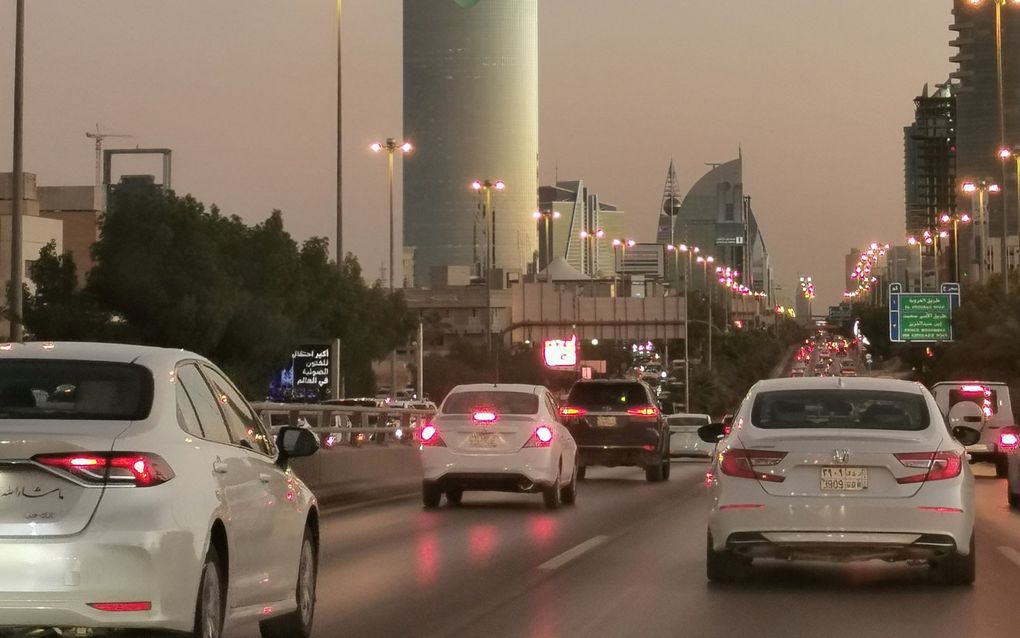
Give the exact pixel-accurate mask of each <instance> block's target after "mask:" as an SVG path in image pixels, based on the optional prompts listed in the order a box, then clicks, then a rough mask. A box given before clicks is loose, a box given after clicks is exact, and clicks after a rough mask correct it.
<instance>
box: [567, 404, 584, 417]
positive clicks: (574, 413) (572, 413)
mask: <svg viewBox="0 0 1020 638" xmlns="http://www.w3.org/2000/svg"><path fill="white" fill-rule="evenodd" d="M586 414H588V411H587V410H585V409H584V408H578V407H574V406H570V405H565V406H563V407H562V408H560V416H565V417H578V416H584V415H586Z"/></svg>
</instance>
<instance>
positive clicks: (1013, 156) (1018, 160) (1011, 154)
mask: <svg viewBox="0 0 1020 638" xmlns="http://www.w3.org/2000/svg"><path fill="white" fill-rule="evenodd" d="M1018 4H1020V1H1018ZM999 159H1001V160H1002V161H1003V162H1007V161H1009V160H1013V165H1014V167H1015V168H1016V182H1014V183H1015V184H1016V185H1017V191H1016V196H1017V199H1016V213H1017V234H1018V236H1020V146H1015V147H1013V149H1012V150H1010V149H1008V148H1006V147H1005V146H1003V147H1002V148H1001V149H999ZM1002 181H1003V182H1005V181H1006V174H1005V168H1003V176H1002ZM1007 220H1008V215H1007V214H1006V202H1005V200H1003V202H1002V228H1003V231H1002V272H1003V273H1004V275H1003V281H1004V282H1005V283H1004V286H1005V288H1004V290H1005V292H1006V294H1007V295H1008V294H1009V261H1008V249H1007V247H1006V238H1007V236H1008V233H1007V232H1006V229H1007V228H1008V223H1007Z"/></svg>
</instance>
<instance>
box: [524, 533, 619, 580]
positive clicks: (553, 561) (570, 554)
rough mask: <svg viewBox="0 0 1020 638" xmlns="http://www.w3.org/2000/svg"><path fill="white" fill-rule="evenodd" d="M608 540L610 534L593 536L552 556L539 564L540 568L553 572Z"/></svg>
mask: <svg viewBox="0 0 1020 638" xmlns="http://www.w3.org/2000/svg"><path fill="white" fill-rule="evenodd" d="M607 540H609V537H608V536H592V537H591V538H589V539H588V540H586V541H584V542H583V543H581V544H580V545H577V546H575V547H571V548H570V549H568V550H567V551H565V552H563V553H562V554H560V555H559V556H555V557H553V558H550V559H549V560H547V561H545V562H544V563H542V564H541V565H539V566H538V568H539V569H541V570H542V571H547V572H551V571H552V570H554V569H559V568H560V567H563V566H564V565H566V564H567V563H569V562H570V561H572V560H574V559H575V558H578V557H579V556H581V554H584V553H585V552H590V551H591V550H593V549H595V548H596V547H598V546H599V545H601V544H602V543H605V542H606V541H607Z"/></svg>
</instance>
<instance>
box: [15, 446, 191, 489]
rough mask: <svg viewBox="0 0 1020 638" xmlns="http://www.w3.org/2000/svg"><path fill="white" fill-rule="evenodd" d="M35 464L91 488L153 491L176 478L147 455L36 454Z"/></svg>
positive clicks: (103, 453)
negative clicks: (106, 486)
mask: <svg viewBox="0 0 1020 638" xmlns="http://www.w3.org/2000/svg"><path fill="white" fill-rule="evenodd" d="M32 460H33V461H35V462H36V463H38V464H39V465H42V466H45V467H47V468H53V469H55V470H57V471H59V472H61V473H64V474H67V475H69V476H71V477H73V478H75V479H77V480H79V481H81V482H84V483H88V484H90V485H124V486H130V487H153V486H155V485H162V484H163V483H166V482H167V481H169V480H170V479H172V478H173V477H174V471H173V470H172V469H170V465H169V464H168V463H167V462H166V461H164V460H163V459H162V458H161V457H159V456H157V455H155V454H148V453H145V452H74V453H70V454H37V455H36V456H33V457H32Z"/></svg>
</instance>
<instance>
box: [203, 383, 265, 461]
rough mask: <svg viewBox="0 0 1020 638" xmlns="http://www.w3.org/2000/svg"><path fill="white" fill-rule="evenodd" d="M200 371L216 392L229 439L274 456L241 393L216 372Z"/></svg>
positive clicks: (261, 428) (253, 413) (259, 423)
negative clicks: (228, 431) (225, 421)
mask: <svg viewBox="0 0 1020 638" xmlns="http://www.w3.org/2000/svg"><path fill="white" fill-rule="evenodd" d="M202 370H203V371H204V372H205V374H206V376H207V377H208V378H209V381H210V383H212V385H213V389H214V390H215V391H216V395H217V399H218V400H219V404H220V407H221V408H222V410H223V414H224V415H225V416H226V419H227V427H228V428H229V429H230V434H231V438H233V439H234V440H235V441H237V442H238V443H241V444H242V445H245V444H246V445H247V446H248V447H250V448H251V449H253V450H256V451H258V452H262V453H263V454H269V455H272V454H274V453H275V449H274V447H273V444H272V443H271V442H270V440H269V436H268V435H267V434H266V432H265V429H264V428H263V427H262V422H261V421H260V420H259V417H258V415H257V414H255V412H254V411H252V409H251V408H250V407H248V402H247V401H245V400H244V398H243V397H242V396H241V393H240V392H238V391H237V389H236V388H234V386H233V385H232V384H231V383H230V381H228V380H227V378H226V377H224V376H223V375H222V374H220V373H219V372H217V371H216V370H213V369H212V368H209V367H207V366H203V367H202Z"/></svg>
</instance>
